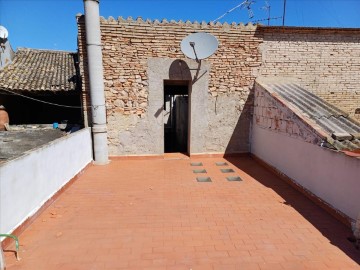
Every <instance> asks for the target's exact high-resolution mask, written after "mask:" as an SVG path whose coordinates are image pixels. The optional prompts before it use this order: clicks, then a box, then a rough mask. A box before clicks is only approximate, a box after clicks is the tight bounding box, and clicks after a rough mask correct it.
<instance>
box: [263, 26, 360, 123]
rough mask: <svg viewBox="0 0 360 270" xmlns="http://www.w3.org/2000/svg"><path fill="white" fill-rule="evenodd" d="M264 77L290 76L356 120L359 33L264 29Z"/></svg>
mask: <svg viewBox="0 0 360 270" xmlns="http://www.w3.org/2000/svg"><path fill="white" fill-rule="evenodd" d="M261 29H262V31H261V32H262V34H263V38H264V42H263V43H262V44H261V52H262V59H263V60H262V67H261V75H262V76H270V77H272V76H279V77H291V78H293V79H296V80H297V81H298V82H299V83H300V84H301V85H303V86H304V87H305V88H306V89H308V90H309V91H312V92H313V93H315V94H316V95H318V96H319V97H321V98H323V99H324V100H326V101H328V102H330V103H332V104H334V105H335V106H337V107H339V108H340V109H342V110H344V111H345V112H347V113H349V115H350V116H351V117H353V118H354V119H357V120H360V114H359V113H358V114H355V110H356V109H357V108H360V30H358V29H316V28H313V29H311V28H294V27H285V28H282V27H262V28H261Z"/></svg>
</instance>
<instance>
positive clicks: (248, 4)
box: [213, 0, 255, 22]
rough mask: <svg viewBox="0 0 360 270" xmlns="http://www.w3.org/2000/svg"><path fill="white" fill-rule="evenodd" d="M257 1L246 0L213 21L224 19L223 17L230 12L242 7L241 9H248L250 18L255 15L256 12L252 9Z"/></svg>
mask: <svg viewBox="0 0 360 270" xmlns="http://www.w3.org/2000/svg"><path fill="white" fill-rule="evenodd" d="M254 3H255V0H245V1H244V2H242V3H240V4H239V5H237V6H235V7H233V8H232V9H230V10H228V11H226V12H225V13H224V14H223V15H221V16H220V17H218V18H216V19H215V20H213V22H217V21H218V20H220V19H222V18H223V17H225V16H226V15H228V14H229V13H231V12H233V11H234V10H236V9H238V8H240V9H244V8H246V9H247V10H248V14H249V19H251V18H253V17H254V12H253V11H252V9H251V5H252V4H254Z"/></svg>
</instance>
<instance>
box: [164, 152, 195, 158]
mask: <svg viewBox="0 0 360 270" xmlns="http://www.w3.org/2000/svg"><path fill="white" fill-rule="evenodd" d="M164 159H190V157H189V155H188V154H186V153H180V152H175V153H164Z"/></svg>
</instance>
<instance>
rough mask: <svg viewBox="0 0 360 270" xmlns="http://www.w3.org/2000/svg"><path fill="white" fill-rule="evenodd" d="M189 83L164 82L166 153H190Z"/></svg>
mask: <svg viewBox="0 0 360 270" xmlns="http://www.w3.org/2000/svg"><path fill="white" fill-rule="evenodd" d="M188 126H189V82H188V81H173V80H165V81H164V152H165V153H174V152H181V153H187V152H188V137H189V136H188Z"/></svg>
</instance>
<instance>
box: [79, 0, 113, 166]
mask: <svg viewBox="0 0 360 270" xmlns="http://www.w3.org/2000/svg"><path fill="white" fill-rule="evenodd" d="M84 9H85V31H86V48H87V56H88V71H89V74H88V75H89V85H90V100H91V113H92V134H93V145H94V160H95V162H94V163H95V164H97V165H105V164H107V163H108V162H109V160H108V145H107V128H106V107H105V94H104V76H103V62H102V51H101V33H100V17H99V0H84Z"/></svg>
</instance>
